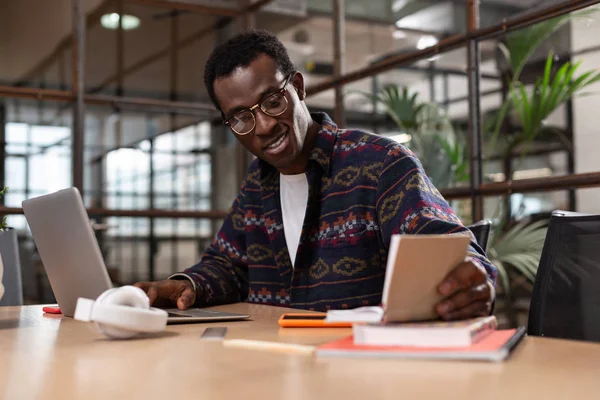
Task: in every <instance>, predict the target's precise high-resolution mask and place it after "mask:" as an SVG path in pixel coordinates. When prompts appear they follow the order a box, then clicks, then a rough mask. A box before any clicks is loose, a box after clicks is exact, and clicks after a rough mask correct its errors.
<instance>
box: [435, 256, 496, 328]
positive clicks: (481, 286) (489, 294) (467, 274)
mask: <svg viewBox="0 0 600 400" xmlns="http://www.w3.org/2000/svg"><path fill="white" fill-rule="evenodd" d="M438 291H439V292H440V293H441V294H442V295H443V296H444V300H442V301H440V302H439V303H438V304H437V306H436V311H437V313H438V314H439V316H440V317H442V319H444V320H457V319H467V318H474V317H483V316H487V315H490V313H491V311H492V303H493V302H494V298H495V297H496V290H495V289H494V286H493V285H492V283H491V282H490V281H489V279H488V275H487V273H486V271H485V270H484V269H483V268H482V267H480V266H479V265H478V264H476V263H475V262H473V261H472V260H466V261H465V262H463V263H462V264H460V265H459V266H458V267H456V268H454V269H453V270H452V271H451V272H450V273H449V274H448V276H446V278H445V279H444V280H443V281H442V283H440V285H439V286H438Z"/></svg>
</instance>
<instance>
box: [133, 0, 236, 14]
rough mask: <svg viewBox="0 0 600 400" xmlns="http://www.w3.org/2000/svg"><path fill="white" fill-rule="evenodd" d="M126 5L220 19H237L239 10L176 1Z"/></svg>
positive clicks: (151, 0)
mask: <svg viewBox="0 0 600 400" xmlns="http://www.w3.org/2000/svg"><path fill="white" fill-rule="evenodd" d="M127 2H128V3H132V4H140V5H143V6H148V7H154V8H164V9H167V10H177V11H189V12H194V13H202V14H212V15H218V16H222V17H237V16H238V15H240V10H237V9H235V8H229V7H216V6H207V5H203V4H196V3H183V2H177V1H162V0H127Z"/></svg>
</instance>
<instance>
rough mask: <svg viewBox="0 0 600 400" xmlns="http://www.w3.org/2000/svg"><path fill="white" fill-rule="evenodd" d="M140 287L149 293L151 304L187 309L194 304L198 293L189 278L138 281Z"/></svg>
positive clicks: (137, 284)
mask: <svg viewBox="0 0 600 400" xmlns="http://www.w3.org/2000/svg"><path fill="white" fill-rule="evenodd" d="M134 286H137V287H139V288H140V289H142V290H143V291H144V292H146V294H147V295H148V298H149V299H150V305H155V306H157V307H173V306H175V305H176V306H177V308H179V309H180V310H185V309H188V308H190V307H191V306H192V305H194V302H195V301H196V293H195V292H194V287H193V286H192V283H191V282H189V281H187V280H174V279H167V280H164V281H158V282H138V283H136V284H134Z"/></svg>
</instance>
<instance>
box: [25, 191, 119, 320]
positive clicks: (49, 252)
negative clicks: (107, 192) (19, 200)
mask: <svg viewBox="0 0 600 400" xmlns="http://www.w3.org/2000/svg"><path fill="white" fill-rule="evenodd" d="M23 211H24V213H25V217H26V219H27V222H28V224H29V228H30V229H31V233H32V235H33V239H34V241H35V244H36V246H37V249H38V252H39V254H40V258H41V260H42V263H43V264H44V268H45V269H46V273H47V274H48V279H49V280H50V285H51V286H52V291H53V292H54V296H55V297H56V301H57V302H58V305H59V307H60V310H61V311H62V313H63V315H66V316H68V317H72V316H73V314H74V313H75V306H76V304H77V298H79V297H86V298H88V299H96V298H97V297H98V296H99V295H100V294H101V293H102V292H104V291H105V290H107V289H110V288H111V287H112V284H111V282H110V278H109V276H108V272H107V270H106V266H105V265H104V260H103V259H102V253H101V252H100V248H99V246H98V242H97V241H96V237H95V235H94V231H93V229H92V226H91V224H90V221H89V218H88V215H87V212H86V210H85V207H84V205H83V201H82V200H81V196H80V194H79V191H78V190H77V189H76V188H69V189H64V190H60V191H58V192H56V193H52V194H48V195H44V196H40V197H36V198H33V199H29V200H25V201H23Z"/></svg>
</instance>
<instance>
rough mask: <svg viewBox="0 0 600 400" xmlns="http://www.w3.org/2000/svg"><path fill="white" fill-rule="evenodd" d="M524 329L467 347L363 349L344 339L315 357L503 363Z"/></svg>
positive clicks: (497, 333) (502, 332)
mask: <svg viewBox="0 0 600 400" xmlns="http://www.w3.org/2000/svg"><path fill="white" fill-rule="evenodd" d="M525 332H526V329H525V327H520V328H518V329H506V330H494V331H492V332H491V333H490V334H489V335H486V336H485V337H483V338H482V339H481V340H479V341H478V342H477V343H475V344H473V345H472V346H468V347H442V348H440V347H414V346H365V345H356V344H354V338H353V337H352V336H348V337H346V338H344V339H340V340H336V341H333V342H330V343H326V344H323V345H321V346H318V347H317V349H316V351H315V355H316V356H317V357H363V358H365V357H366V358H400V359H422V360H472V361H494V362H500V361H503V360H505V359H506V358H507V357H508V356H509V355H510V354H511V352H512V351H513V350H514V349H515V348H516V347H517V345H518V344H519V343H520V342H521V340H522V339H523V337H524V336H525Z"/></svg>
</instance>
